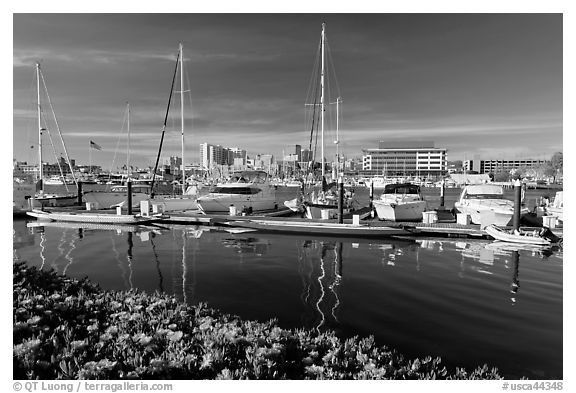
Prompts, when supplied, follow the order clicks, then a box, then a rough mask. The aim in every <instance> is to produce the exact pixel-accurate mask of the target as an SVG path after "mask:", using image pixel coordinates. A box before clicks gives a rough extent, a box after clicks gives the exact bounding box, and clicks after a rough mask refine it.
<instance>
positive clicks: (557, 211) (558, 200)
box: [545, 191, 564, 222]
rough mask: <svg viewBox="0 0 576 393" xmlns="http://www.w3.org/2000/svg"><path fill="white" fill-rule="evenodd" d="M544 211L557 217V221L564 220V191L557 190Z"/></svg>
mask: <svg viewBox="0 0 576 393" xmlns="http://www.w3.org/2000/svg"><path fill="white" fill-rule="evenodd" d="M545 210H546V213H548V214H549V215H551V216H556V217H558V221H562V222H564V191H557V192H556V195H555V196H554V200H553V201H552V204H551V205H548V206H546V208H545Z"/></svg>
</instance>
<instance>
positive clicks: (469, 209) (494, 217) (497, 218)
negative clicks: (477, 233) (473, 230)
mask: <svg viewBox="0 0 576 393" xmlns="http://www.w3.org/2000/svg"><path fill="white" fill-rule="evenodd" d="M454 207H455V208H456V209H457V210H458V211H459V212H460V213H464V214H467V215H469V216H470V222H471V223H472V224H478V225H479V224H481V223H482V215H483V213H484V214H486V213H491V217H490V223H491V224H494V225H498V226H507V225H510V224H511V223H512V219H513V217H514V208H513V207H510V208H508V209H491V208H488V207H482V206H469V205H461V204H458V203H456V204H454ZM521 213H527V211H524V212H521Z"/></svg>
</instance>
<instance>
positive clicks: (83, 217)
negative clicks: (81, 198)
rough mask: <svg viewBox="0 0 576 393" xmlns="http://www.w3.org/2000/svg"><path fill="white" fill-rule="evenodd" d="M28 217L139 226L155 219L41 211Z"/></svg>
mask: <svg viewBox="0 0 576 393" xmlns="http://www.w3.org/2000/svg"><path fill="white" fill-rule="evenodd" d="M26 214H28V215H29V216H32V217H36V218H37V219H39V220H49V221H64V222H84V223H94V224H141V223H145V222H150V221H154V220H156V219H157V218H156V217H141V216H136V215H134V214H127V215H120V214H97V213H71V212H45V211H42V210H36V209H34V210H32V211H30V212H27V213H26Z"/></svg>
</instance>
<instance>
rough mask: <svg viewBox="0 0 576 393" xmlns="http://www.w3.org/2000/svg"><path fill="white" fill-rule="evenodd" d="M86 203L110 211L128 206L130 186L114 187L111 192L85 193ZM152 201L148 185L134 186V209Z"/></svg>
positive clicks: (93, 191)
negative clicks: (142, 202)
mask: <svg viewBox="0 0 576 393" xmlns="http://www.w3.org/2000/svg"><path fill="white" fill-rule="evenodd" d="M83 198H84V201H85V202H90V203H95V204H96V205H95V206H94V208H96V209H110V208H113V207H116V206H126V204H127V203H128V186H127V185H117V186H112V187H111V188H110V191H97V190H92V191H85V192H84V195H83ZM149 199H150V186H149V185H148V184H135V185H132V207H138V206H140V202H141V201H146V200H149Z"/></svg>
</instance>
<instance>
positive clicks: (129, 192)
mask: <svg viewBox="0 0 576 393" xmlns="http://www.w3.org/2000/svg"><path fill="white" fill-rule="evenodd" d="M126 186H127V187H128V188H127V190H126V191H127V192H128V200H127V202H128V214H132V182H131V181H130V179H128V181H127V182H126Z"/></svg>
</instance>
